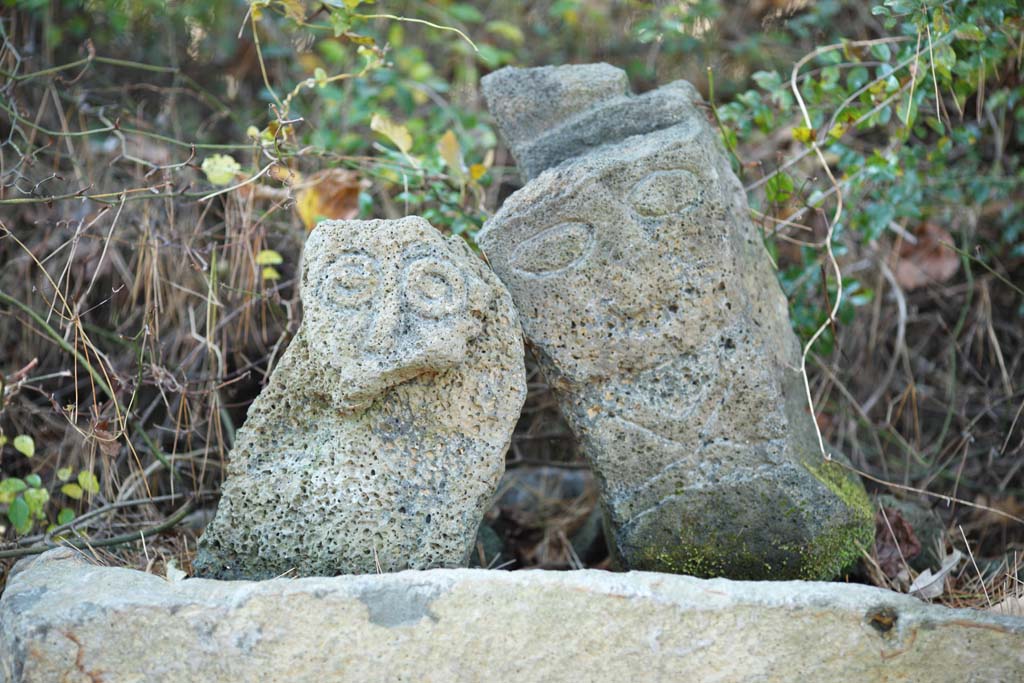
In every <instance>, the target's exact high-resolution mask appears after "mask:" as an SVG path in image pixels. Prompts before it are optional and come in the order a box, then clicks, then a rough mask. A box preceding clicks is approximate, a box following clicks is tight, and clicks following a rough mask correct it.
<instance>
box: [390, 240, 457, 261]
mask: <svg viewBox="0 0 1024 683" xmlns="http://www.w3.org/2000/svg"><path fill="white" fill-rule="evenodd" d="M438 246H439V245H436V244H414V245H413V246H411V247H409V248H408V249H406V250H405V251H403V252H402V255H401V261H402V265H403V266H407V265H409V264H410V263H412V262H413V261H419V260H421V259H424V258H428V257H433V258H436V259H437V260H439V261H443V262H445V263H448V262H451V260H452V258H451V255H450V254H448V253H447V252H446V251H445V250H444V249H439V248H438Z"/></svg>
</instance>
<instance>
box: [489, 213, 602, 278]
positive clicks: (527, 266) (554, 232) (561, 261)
mask: <svg viewBox="0 0 1024 683" xmlns="http://www.w3.org/2000/svg"><path fill="white" fill-rule="evenodd" d="M593 245H594V229H593V227H591V226H589V225H587V224H586V223H559V224H558V225H555V226H553V227H550V228H548V229H547V230H544V231H543V232H541V233H539V234H537V235H534V236H533V237H531V238H530V239H528V240H526V241H525V242H523V243H522V244H520V245H519V246H518V247H516V248H515V251H513V252H512V257H511V258H510V259H509V263H510V265H511V266H512V267H513V268H515V269H516V270H518V271H520V272H524V273H530V274H531V275H547V274H549V273H555V272H558V271H560V270H565V269H566V268H569V267H570V266H573V265H575V264H576V263H578V262H579V261H581V260H583V258H584V257H585V256H586V255H587V254H588V253H589V252H590V250H591V248H593Z"/></svg>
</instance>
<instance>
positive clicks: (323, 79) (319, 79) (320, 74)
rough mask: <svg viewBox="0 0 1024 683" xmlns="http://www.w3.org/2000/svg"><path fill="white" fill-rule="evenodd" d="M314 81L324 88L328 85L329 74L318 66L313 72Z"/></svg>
mask: <svg viewBox="0 0 1024 683" xmlns="http://www.w3.org/2000/svg"><path fill="white" fill-rule="evenodd" d="M313 79H314V80H315V81H316V84H317V86H319V87H321V88H322V87H324V86H325V85H327V72H326V71H324V70H323V69H322V68H320V67H319V66H318V67H317V68H316V69H314V70H313Z"/></svg>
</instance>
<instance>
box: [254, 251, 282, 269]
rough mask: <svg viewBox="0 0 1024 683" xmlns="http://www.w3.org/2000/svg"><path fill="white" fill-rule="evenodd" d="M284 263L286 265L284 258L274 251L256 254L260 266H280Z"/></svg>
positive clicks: (257, 263)
mask: <svg viewBox="0 0 1024 683" xmlns="http://www.w3.org/2000/svg"><path fill="white" fill-rule="evenodd" d="M282 263H284V258H282V257H281V255H280V254H278V253H277V252H276V251H274V250H273V249H264V250H263V251H261V252H260V253H258V254H256V265H258V266H278V265H281V264H282Z"/></svg>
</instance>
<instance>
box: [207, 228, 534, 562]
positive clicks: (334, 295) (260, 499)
mask: <svg viewBox="0 0 1024 683" xmlns="http://www.w3.org/2000/svg"><path fill="white" fill-rule="evenodd" d="M301 295H302V301H303V306H304V314H303V321H302V325H301V327H300V328H299V332H298V334H297V335H296V337H295V339H294V340H293V341H292V343H291V345H290V346H289V347H288V349H287V351H286V352H285V353H284V355H283V356H282V358H281V361H280V363H279V364H278V366H277V367H276V368H275V369H274V371H273V373H272V375H271V378H270V381H269V383H268V385H267V387H266V388H265V389H264V390H263V392H262V393H261V394H260V395H259V397H258V398H257V399H256V401H255V402H254V403H253V405H252V407H251V408H250V409H249V415H248V418H247V419H246V422H245V425H244V426H243V427H242V428H241V429H240V430H239V432H238V441H237V444H236V445H235V448H234V450H233V451H232V454H231V458H230V462H229V465H228V473H227V479H226V481H225V482H224V486H223V493H222V497H221V501H220V505H219V507H218V510H217V514H216V516H215V517H214V519H213V521H212V522H211V523H210V525H209V527H208V528H207V530H206V532H205V533H204V534H203V536H202V538H201V540H200V548H199V554H198V557H197V559H196V561H195V565H196V568H197V570H198V571H199V573H200V574H201V575H205V576H210V577H217V578H249V579H255V578H266V577H271V576H275V575H278V574H281V573H284V572H286V571H288V570H294V571H295V572H296V574H297V575H334V574H342V573H371V572H374V571H378V570H383V571H397V570H401V569H410V568H413V569H426V568H431V567H456V566H464V564H465V562H466V560H467V558H468V554H469V551H470V547H471V545H472V543H473V541H474V538H475V535H476V531H477V527H478V526H479V524H480V519H481V517H482V515H483V512H484V508H485V506H486V505H487V504H488V502H489V500H490V498H491V496H492V495H493V494H494V492H495V489H496V487H497V484H498V480H499V478H500V477H501V474H502V472H503V471H504V455H505V451H506V449H507V448H508V444H509V440H510V438H511V434H512V428H513V426H514V424H515V422H516V419H517V418H518V416H519V410H520V408H521V407H522V403H523V400H524V398H525V372H524V368H523V360H522V336H521V331H520V328H519V322H518V319H517V316H516V313H515V309H514V308H513V306H512V302H511V299H510V297H509V295H508V292H507V291H506V290H505V288H504V287H503V286H502V284H501V283H500V282H499V281H498V280H497V278H496V277H495V276H494V274H493V273H491V271H490V270H488V269H487V267H486V265H485V264H484V263H483V262H482V261H481V259H480V258H479V257H477V256H476V255H474V254H473V253H472V252H471V251H470V249H469V248H468V246H467V245H466V243H465V242H464V241H463V240H462V239H460V238H458V237H452V238H448V239H445V238H444V237H442V236H441V234H440V233H438V232H437V231H436V230H435V229H434V228H433V227H431V226H430V224H429V223H427V222H426V221H425V220H423V219H422V218H418V217H410V218H404V219H402V220H396V221H343V222H334V221H327V222H324V223H321V224H320V225H319V226H318V227H317V228H316V229H315V230H314V231H313V232H312V233H311V235H310V236H309V239H308V241H307V243H306V249H305V255H304V263H303V268H302V284H301Z"/></svg>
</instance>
